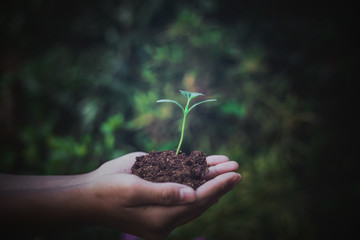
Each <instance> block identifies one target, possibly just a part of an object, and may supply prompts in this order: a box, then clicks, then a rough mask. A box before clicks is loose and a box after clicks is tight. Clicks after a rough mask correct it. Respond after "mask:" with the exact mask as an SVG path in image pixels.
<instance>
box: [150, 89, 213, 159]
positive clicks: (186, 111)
mask: <svg viewBox="0 0 360 240" xmlns="http://www.w3.org/2000/svg"><path fill="white" fill-rule="evenodd" d="M179 91H180V92H181V94H182V95H184V96H185V97H186V98H187V103H186V106H185V108H184V107H183V106H181V105H180V103H178V102H177V101H174V100H170V99H160V100H157V101H156V102H170V103H175V104H176V105H178V106H179V107H180V108H181V110H182V112H183V114H184V117H183V122H182V127H181V135H180V141H179V145H178V147H177V150H176V154H175V155H177V154H178V153H179V151H180V147H181V144H182V141H183V138H184V130H185V122H186V116H187V115H188V114H189V112H190V111H191V110H192V109H193V108H194V107H196V106H198V105H200V104H202V103H206V102H214V101H217V100H216V99H209V100H205V101H202V102H198V103H195V104H194V105H192V106H191V107H189V105H190V101H191V99H193V98H195V97H197V96H201V95H203V96H204V94H202V93H195V92H187V91H182V90H179Z"/></svg>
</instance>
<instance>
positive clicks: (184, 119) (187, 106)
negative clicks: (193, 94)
mask: <svg viewBox="0 0 360 240" xmlns="http://www.w3.org/2000/svg"><path fill="white" fill-rule="evenodd" d="M190 101H191V98H189V99H188V101H187V104H186V107H185V109H184V118H183V122H182V127H181V136H180V141H179V145H178V147H177V149H176V153H175V155H178V153H179V151H180V147H181V144H182V141H183V138H184V130H185V122H186V116H187V114H188V113H189V104H190Z"/></svg>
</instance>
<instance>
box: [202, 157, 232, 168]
mask: <svg viewBox="0 0 360 240" xmlns="http://www.w3.org/2000/svg"><path fill="white" fill-rule="evenodd" d="M228 161H229V158H228V157H227V156H224V155H211V156H208V157H206V162H207V164H208V165H210V166H214V165H216V164H219V163H223V162H228Z"/></svg>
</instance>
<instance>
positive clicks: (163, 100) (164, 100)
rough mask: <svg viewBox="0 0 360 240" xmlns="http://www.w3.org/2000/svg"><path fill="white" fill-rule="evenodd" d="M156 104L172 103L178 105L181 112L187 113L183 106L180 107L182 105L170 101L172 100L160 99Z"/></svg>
mask: <svg viewBox="0 0 360 240" xmlns="http://www.w3.org/2000/svg"><path fill="white" fill-rule="evenodd" d="M156 102H170V103H175V104H176V105H178V106H179V107H180V108H181V110H182V111H183V112H185V109H184V108H183V106H181V105H180V103H178V102H177V101H174V100H170V99H160V100H157V101H156Z"/></svg>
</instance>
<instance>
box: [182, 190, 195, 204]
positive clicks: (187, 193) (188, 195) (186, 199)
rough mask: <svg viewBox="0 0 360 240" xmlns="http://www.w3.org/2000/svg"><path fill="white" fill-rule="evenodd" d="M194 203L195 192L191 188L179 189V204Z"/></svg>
mask: <svg viewBox="0 0 360 240" xmlns="http://www.w3.org/2000/svg"><path fill="white" fill-rule="evenodd" d="M193 201H195V192H194V190H193V189H191V188H181V189H180V202H181V203H190V202H193Z"/></svg>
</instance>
